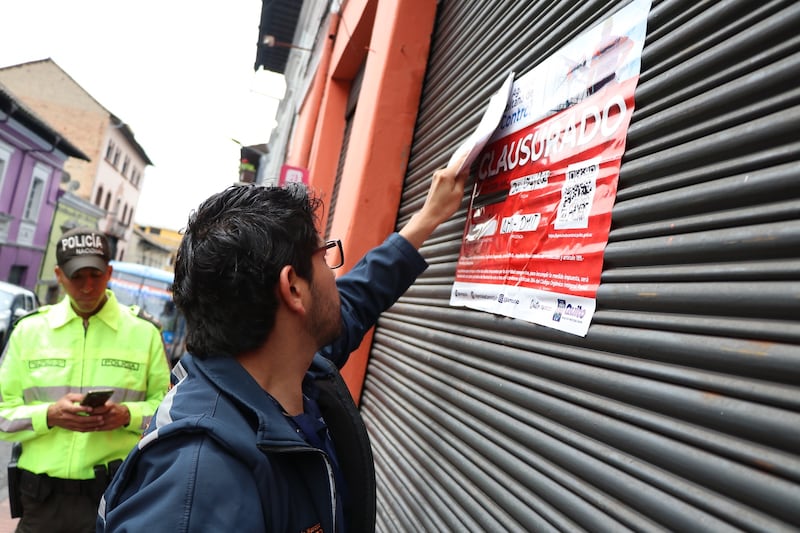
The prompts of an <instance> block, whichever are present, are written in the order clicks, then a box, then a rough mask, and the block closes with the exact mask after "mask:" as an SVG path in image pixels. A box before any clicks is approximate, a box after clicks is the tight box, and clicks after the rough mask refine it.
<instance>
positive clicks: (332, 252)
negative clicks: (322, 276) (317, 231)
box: [314, 239, 344, 270]
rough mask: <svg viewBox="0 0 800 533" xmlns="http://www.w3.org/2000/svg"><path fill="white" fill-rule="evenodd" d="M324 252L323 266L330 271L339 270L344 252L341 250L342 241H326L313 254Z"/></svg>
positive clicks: (342, 262)
mask: <svg viewBox="0 0 800 533" xmlns="http://www.w3.org/2000/svg"><path fill="white" fill-rule="evenodd" d="M322 251H324V252H325V264H326V265H328V268H330V269H331V270H333V269H335V268H339V267H340V266H342V265H343V264H344V250H342V241H340V240H339V239H336V240H335V241H328V242H326V243H325V244H323V245H322V246H320V247H319V248H317V249H316V250H314V253H315V254H316V253H318V252H322Z"/></svg>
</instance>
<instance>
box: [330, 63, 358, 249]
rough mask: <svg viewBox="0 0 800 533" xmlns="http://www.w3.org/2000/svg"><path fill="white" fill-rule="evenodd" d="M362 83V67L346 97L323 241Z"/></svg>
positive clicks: (332, 210)
mask: <svg viewBox="0 0 800 533" xmlns="http://www.w3.org/2000/svg"><path fill="white" fill-rule="evenodd" d="M363 81H364V65H361V68H360V69H359V71H358V72H357V73H356V76H355V78H353V83H352V85H351V86H350V94H349V95H348V97H347V106H346V107H345V116H344V121H345V124H344V135H343V137H342V149H341V151H340V152H339V163H338V165H337V166H336V178H335V179H334V182H333V190H332V191H331V199H330V201H329V202H327V205H329V206H330V209H329V210H328V220H327V223H326V224H325V239H328V238H329V237H330V231H331V225H332V224H333V216H334V215H335V214H336V202H337V201H338V200H339V187H341V186H342V173H343V172H344V163H345V160H346V158H347V148H348V147H349V146H350V134H351V133H352V131H353V117H354V116H355V114H356V105H357V104H358V95H359V93H360V92H361V84H362V83H363Z"/></svg>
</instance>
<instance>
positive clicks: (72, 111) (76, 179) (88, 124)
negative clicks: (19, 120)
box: [0, 59, 152, 260]
mask: <svg viewBox="0 0 800 533" xmlns="http://www.w3.org/2000/svg"><path fill="white" fill-rule="evenodd" d="M0 82H2V83H4V84H5V85H6V86H7V87H9V88H10V90H12V91H13V92H14V93H15V94H17V95H18V97H19V98H20V99H21V100H22V101H23V102H25V104H26V105H28V106H29V107H30V108H31V109H33V110H34V111H36V112H37V113H38V114H40V115H41V116H42V117H43V118H44V119H45V120H47V121H48V123H50V124H52V125H53V127H54V128H55V129H56V130H58V131H59V132H62V133H63V134H64V135H66V136H68V137H69V138H70V139H74V142H75V144H76V146H77V147H79V148H80V149H81V150H82V151H83V152H84V153H86V154H88V156H89V160H88V161H84V160H80V159H77V158H70V159H69V160H68V161H67V163H66V164H65V165H64V169H65V171H66V172H67V174H68V175H69V178H70V180H69V182H70V183H71V188H70V190H71V191H72V192H73V193H74V194H75V195H77V196H78V197H80V198H83V199H84V200H87V201H90V202H91V203H93V204H95V205H96V206H98V207H100V208H101V209H103V210H104V211H105V212H106V214H105V216H104V217H103V219H102V220H101V221H100V224H99V229H100V230H101V231H103V232H104V233H105V234H106V235H107V236H108V238H109V243H110V244H111V246H112V249H113V251H114V258H115V259H118V260H124V259H125V256H126V248H127V246H128V242H129V241H130V238H131V234H132V232H133V218H134V214H135V212H136V207H137V204H138V201H139V194H140V192H141V187H142V180H143V178H144V171H145V168H146V167H147V166H148V165H151V164H152V162H151V161H150V159H149V157H148V156H147V154H146V153H145V151H144V149H143V148H142V146H141V145H139V143H138V142H137V141H136V138H135V137H134V134H133V131H132V130H131V128H130V126H128V125H127V124H125V122H124V121H123V120H121V119H120V118H119V117H117V116H115V115H114V114H113V113H111V112H110V111H108V110H107V109H106V108H105V107H103V106H102V104H100V103H99V102H98V101H97V100H95V99H94V98H93V97H92V96H91V95H90V94H89V93H88V92H87V91H86V90H85V89H83V87H81V86H80V85H79V84H78V83H77V82H76V81H75V80H74V79H73V78H72V77H70V76H69V74H67V73H66V72H65V71H64V70H63V69H61V67H59V66H58V65H57V64H56V63H55V62H54V61H53V60H52V59H43V60H40V61H32V62H29V63H22V64H19V65H13V66H9V67H5V68H0Z"/></svg>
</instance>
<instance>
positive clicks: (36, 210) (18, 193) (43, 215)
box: [0, 84, 89, 290]
mask: <svg viewBox="0 0 800 533" xmlns="http://www.w3.org/2000/svg"><path fill="white" fill-rule="evenodd" d="M67 157H76V158H80V159H83V160H85V161H89V158H88V157H87V156H86V154H84V153H83V152H81V151H80V150H79V149H78V148H76V147H75V145H73V144H72V143H71V142H69V140H67V139H65V138H64V137H63V136H62V135H61V134H60V133H58V132H57V131H56V130H54V129H53V128H52V127H51V126H50V125H48V124H47V123H46V122H44V120H42V119H41V118H39V117H38V116H37V115H36V114H35V113H34V112H33V111H31V109H30V108H28V107H26V106H25V105H24V104H23V103H22V102H21V101H20V100H19V99H18V98H16V97H15V96H14V95H13V94H12V93H11V92H10V91H9V90H8V89H7V88H6V87H5V86H4V85H2V84H0V279H1V280H6V281H9V282H11V283H15V284H17V285H21V286H23V287H26V288H28V289H31V290H35V288H36V284H37V281H38V276H39V270H40V267H41V264H42V259H43V257H44V255H45V251H46V248H47V245H48V238H49V235H50V227H51V225H52V221H53V213H54V211H55V209H56V204H57V201H58V198H59V196H60V190H59V184H60V183H61V182H62V181H69V180H68V179H64V178H65V176H64V170H63V169H64V162H65V161H66V159H67Z"/></svg>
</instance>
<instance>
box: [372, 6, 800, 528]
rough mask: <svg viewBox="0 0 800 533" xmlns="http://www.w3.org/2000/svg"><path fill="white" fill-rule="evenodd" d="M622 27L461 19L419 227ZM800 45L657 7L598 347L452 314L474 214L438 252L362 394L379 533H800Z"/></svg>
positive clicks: (437, 240)
mask: <svg viewBox="0 0 800 533" xmlns="http://www.w3.org/2000/svg"><path fill="white" fill-rule="evenodd" d="M621 5H624V2H601V1H586V2H579V3H578V2H572V1H560V2H517V1H505V2H503V1H488V0H487V1H484V2H460V1H457V0H444V1H442V2H440V7H439V14H438V21H437V27H436V29H435V33H434V40H433V47H432V52H431V57H430V61H429V68H428V73H427V78H426V83H425V87H424V90H423V97H422V102H421V107H420V114H419V119H418V125H417V128H416V133H415V139H414V144H413V148H412V155H411V159H410V164H409V170H408V175H407V183H406V185H405V189H404V194H403V199H402V206H401V210H400V214H399V220H398V225H399V226H402V225H403V224H404V223H405V222H407V220H408V218H409V217H410V215H411V214H412V213H413V212H414V211H416V210H417V209H419V207H420V206H421V205H422V202H423V200H424V196H425V193H426V191H427V188H428V186H429V183H430V182H429V176H430V175H431V173H432V171H433V170H434V169H435V168H437V167H438V166H441V165H442V164H444V163H445V162H446V161H447V158H448V157H449V154H450V153H451V152H452V150H453V149H454V148H455V147H456V146H457V145H458V144H459V142H460V141H461V140H463V139H464V138H465V137H466V136H467V135H468V134H469V132H470V131H471V130H472V129H473V128H474V127H475V126H476V125H477V123H478V121H479V119H480V114H481V113H482V111H483V109H484V107H485V104H486V103H487V102H488V98H489V96H490V95H491V93H492V92H493V91H494V90H496V88H497V86H498V85H499V80H500V79H501V78H502V76H503V75H504V74H505V73H506V72H507V71H508V70H514V71H516V72H517V73H518V76H519V75H521V74H523V73H524V72H526V71H528V70H530V69H531V68H533V66H535V64H536V62H537V61H538V60H539V58H543V57H545V56H546V55H547V54H549V53H550V52H551V51H552V50H554V49H555V48H558V47H559V46H561V45H562V44H564V43H565V42H566V41H568V40H569V39H570V38H571V37H573V36H574V35H576V34H578V33H580V32H581V31H583V30H585V29H586V28H588V27H590V26H592V25H593V24H594V23H595V22H596V21H598V20H599V19H602V18H604V17H605V16H607V15H608V14H609V13H610V12H612V11H614V10H616V9H617V8H619V7H620V6H621ZM799 27H800V3H797V2H793V1H788V0H786V1H773V2H765V3H764V4H763V5H760V4H759V3H756V2H750V1H749V0H738V1H697V2H689V1H661V2H654V5H653V8H652V11H651V13H650V17H649V20H648V38H647V41H646V44H645V49H644V53H643V60H642V75H641V78H640V82H639V88H638V90H637V93H636V106H637V108H636V111H635V113H634V115H633V120H632V124H631V127H630V130H629V136H628V144H627V147H628V148H627V152H626V155H625V157H624V159H623V164H622V170H621V175H620V183H619V193H618V199H617V203H616V206H615V208H614V212H613V224H612V232H611V235H610V239H609V244H608V248H607V250H606V255H605V264H604V271H603V276H602V283H601V287H600V289H599V292H598V295H597V301H598V312H597V313H596V315H595V318H594V320H593V324H592V326H591V328H590V330H589V333H588V335H587V336H586V337H585V338H580V337H576V336H572V335H568V334H564V333H561V332H558V331H555V330H550V329H547V328H544V327H540V326H536V325H532V324H528V323H525V322H522V321H519V320H513V319H508V318H503V317H497V316H493V315H490V314H486V313H479V312H475V311H471V310H467V309H463V308H452V307H450V306H449V305H448V300H449V295H450V286H451V284H452V281H453V277H454V272H455V261H456V259H457V256H458V252H459V247H460V238H461V232H462V231H463V228H464V224H465V212H464V211H463V210H462V211H461V212H460V213H459V214H458V215H457V216H455V217H454V218H453V219H452V220H451V221H450V222H448V223H446V224H444V225H443V226H442V227H441V228H440V229H439V230H438V231H437V232H436V233H435V234H434V236H433V237H432V238H431V239H430V240H429V241H428V243H426V246H425V247H424V248H423V254H424V255H425V256H426V258H427V259H428V261H429V263H430V264H431V267H430V268H429V270H428V271H427V272H426V273H425V274H424V275H423V276H422V277H421V278H420V279H419V280H418V282H417V283H416V284H415V285H414V286H413V287H412V288H411V289H410V290H409V291H408V292H407V294H406V295H405V296H404V297H403V298H402V299H401V301H400V302H398V303H397V304H396V305H395V306H394V307H393V308H392V309H390V310H389V311H388V312H386V313H385V314H384V315H383V317H382V319H381V320H380V323H379V326H378V329H377V331H376V335H375V340H374V344H373V350H372V356H371V361H370V364H369V367H368V372H367V378H366V383H365V389H364V393H363V396H362V412H363V414H364V417H365V419H366V421H367V424H368V427H369V428H370V431H371V438H372V444H373V447H374V451H375V461H376V469H377V477H378V486H379V489H378V490H379V493H378V529H379V530H381V531H549V530H561V531H572V530H579V529H586V530H592V531H621V530H625V529H634V530H642V531H655V530H664V529H671V530H678V531H726V530H736V529H744V530H761V531H781V530H789V529H793V528H797V527H800V455H798V450H800V349H799V348H800V325H799V324H798V318H799V317H800V283H798V281H800V216H798V215H799V214H800V176H799V175H798V174H799V173H800V171H798V159H799V158H798V154H799V153H800V150H799V148H800V139H799V138H798V131H800V105H799V104H800V89H798V86H797V74H798V72H800V68H798V67H799V66H800V34H798V32H797V28H799ZM465 205H466V202H465Z"/></svg>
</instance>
